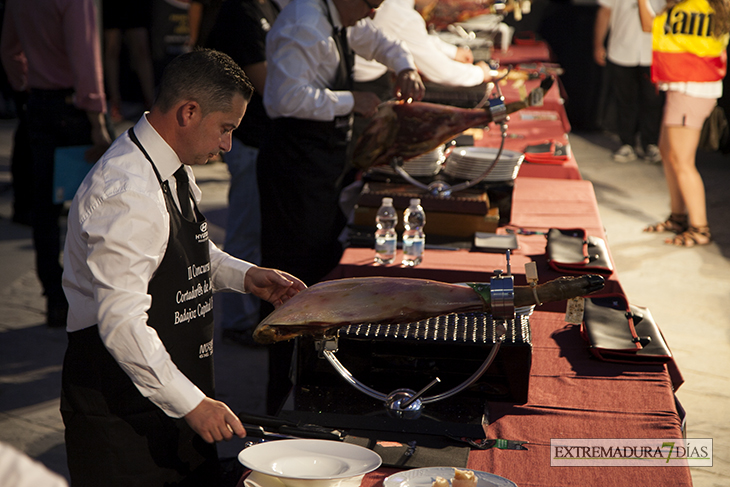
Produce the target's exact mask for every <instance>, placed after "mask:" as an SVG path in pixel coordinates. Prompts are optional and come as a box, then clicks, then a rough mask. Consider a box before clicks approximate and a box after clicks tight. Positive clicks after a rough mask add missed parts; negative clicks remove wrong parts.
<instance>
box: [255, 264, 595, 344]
mask: <svg viewBox="0 0 730 487" xmlns="http://www.w3.org/2000/svg"><path fill="white" fill-rule="evenodd" d="M603 285H604V280H603V278H602V277H601V276H597V275H587V276H581V277H561V278H558V279H555V280H553V281H549V282H547V283H545V284H541V285H539V286H538V287H537V293H538V295H539V297H540V301H542V302H543V303H547V302H551V301H562V300H564V299H568V298H572V297H575V296H583V295H585V294H589V293H591V292H593V291H597V290H599V289H602V288H603ZM483 286H489V285H488V284H485V285H483ZM514 304H515V306H516V307H519V306H528V305H531V304H535V297H534V295H533V292H532V289H531V288H529V287H528V286H515V293H514ZM490 309H491V307H490V304H489V294H488V293H486V295H485V294H484V293H477V292H476V291H474V290H473V289H472V288H471V287H468V286H463V285H459V284H448V283H444V282H437V281H429V280H425V279H409V278H390V277H358V278H349V279H336V280H332V281H325V282H320V283H318V284H315V285H314V286H311V287H309V288H307V289H305V290H304V291H301V292H299V293H298V294H296V295H295V296H294V297H292V298H291V299H290V300H289V301H287V302H286V303H284V304H283V305H281V306H279V307H278V308H276V309H275V310H274V312H272V313H271V314H270V315H269V316H267V317H266V319H264V320H263V321H262V322H261V323H259V325H258V326H257V327H256V330H255V331H254V334H253V336H254V338H255V339H256V341H257V342H259V343H274V342H279V341H282V340H289V339H291V338H295V337H297V336H299V335H313V336H315V337H324V336H325V335H326V334H328V332H329V333H332V332H333V331H334V330H336V329H337V328H340V327H342V326H345V325H351V324H361V323H373V324H385V323H410V322H415V321H420V320H423V319H427V318H431V317H434V316H441V315H445V314H450V313H464V312H469V311H485V312H489V311H490Z"/></svg>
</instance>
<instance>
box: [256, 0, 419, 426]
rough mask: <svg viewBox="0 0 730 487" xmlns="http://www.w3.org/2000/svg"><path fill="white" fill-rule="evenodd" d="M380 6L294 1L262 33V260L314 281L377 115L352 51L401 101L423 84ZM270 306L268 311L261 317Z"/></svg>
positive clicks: (274, 387) (272, 406)
mask: <svg viewBox="0 0 730 487" xmlns="http://www.w3.org/2000/svg"><path fill="white" fill-rule="evenodd" d="M379 6H380V3H378V0H374V1H373V0H294V1H293V2H292V3H290V4H288V5H287V6H286V7H284V9H282V11H281V13H280V14H279V16H278V17H277V19H276V22H275V23H274V26H273V27H272V29H271V31H270V32H269V34H268V36H267V37H266V60H267V74H266V86H265V89H264V107H265V108H266V112H267V114H268V115H269V117H271V119H272V132H273V133H274V134H276V137H270V138H268V139H267V140H266V141H265V142H264V144H263V145H262V146H261V148H260V152H259V157H258V161H257V167H256V169H257V171H258V182H259V194H260V198H261V250H262V264H263V265H266V266H269V265H276V266H278V267H277V268H280V269H282V270H285V271H287V272H291V273H293V274H295V275H297V276H298V277H299V278H300V279H302V281H304V282H305V283H307V284H308V285H309V284H314V283H316V282H318V281H319V280H321V279H322V278H323V277H324V276H325V275H326V274H327V273H328V272H329V271H330V270H332V269H333V268H334V267H335V266H336V265H337V263H338V262H339V259H340V257H341V255H342V246H341V244H340V242H339V240H338V237H339V234H340V232H341V231H342V229H343V228H344V225H345V216H344V215H343V214H342V212H341V210H340V207H339V197H340V191H341V187H342V175H343V172H344V170H345V162H346V159H347V148H348V144H349V142H350V138H351V136H352V118H353V113H360V114H362V115H363V116H365V117H371V116H373V115H374V114H375V113H376V111H377V107H378V105H379V104H380V99H379V98H378V97H377V96H376V95H375V94H373V93H370V92H360V91H353V79H352V67H353V63H354V55H353V52H352V50H351V49H350V47H352V49H354V51H355V52H356V53H358V54H360V55H361V56H363V57H364V58H366V59H377V60H378V61H380V62H381V63H383V64H385V65H386V66H388V67H389V68H390V69H392V70H393V72H395V73H397V81H396V89H397V91H398V95H399V96H400V97H402V98H405V99H408V98H413V99H416V100H418V99H421V98H423V94H424V91H425V88H424V86H423V82H422V81H421V78H420V76H419V75H418V72H417V71H416V65H415V63H414V62H413V57H412V56H411V55H410V53H409V52H408V50H407V49H406V48H405V47H404V46H403V45H402V44H401V42H400V41H397V40H394V39H391V38H389V37H386V36H385V35H384V34H383V33H382V32H380V31H378V30H377V29H376V28H375V27H374V26H373V25H372V24H370V23H366V22H362V21H361V20H362V19H364V18H365V17H370V18H373V16H374V15H375V9H376V8H377V7H379ZM268 311H270V309H268V308H265V307H264V306H262V315H265V314H266V313H267V312H268ZM292 346H293V345H292V344H291V343H283V344H277V345H274V346H272V347H271V348H270V350H269V389H268V397H267V409H268V412H269V413H270V414H274V413H276V411H277V410H278V409H279V407H280V405H281V402H282V401H283V399H284V398H285V397H286V394H287V393H288V391H289V389H290V385H291V384H290V383H289V380H288V372H289V364H290V360H291V353H292Z"/></svg>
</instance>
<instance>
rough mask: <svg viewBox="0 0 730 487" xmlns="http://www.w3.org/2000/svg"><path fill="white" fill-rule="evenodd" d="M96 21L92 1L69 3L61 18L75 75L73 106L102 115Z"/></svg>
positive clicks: (102, 94) (102, 101)
mask: <svg viewBox="0 0 730 487" xmlns="http://www.w3.org/2000/svg"><path fill="white" fill-rule="evenodd" d="M96 19H97V13H96V7H95V5H94V1H93V0H77V1H74V2H70V3H69V5H68V11H67V12H66V15H64V17H63V30H64V38H65V39H66V51H67V53H68V58H69V60H70V62H71V64H72V70H73V76H74V89H75V91H76V93H75V96H76V98H75V100H74V103H75V104H76V106H77V107H79V108H80V109H82V110H86V111H90V112H99V113H104V112H106V95H105V93H104V71H103V65H102V61H101V45H100V41H99V36H98V27H97V25H98V24H97V21H96Z"/></svg>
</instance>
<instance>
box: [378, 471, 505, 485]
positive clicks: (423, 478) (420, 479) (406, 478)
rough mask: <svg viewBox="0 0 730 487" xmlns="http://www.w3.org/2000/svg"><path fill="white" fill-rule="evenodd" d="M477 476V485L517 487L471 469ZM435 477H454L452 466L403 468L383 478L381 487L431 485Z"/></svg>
mask: <svg viewBox="0 0 730 487" xmlns="http://www.w3.org/2000/svg"><path fill="white" fill-rule="evenodd" d="M472 472H474V474H475V475H476V476H477V487H517V484H515V483H514V482H512V481H511V480H507V479H506V478H504V477H500V476H499V475H494V474H493V473H487V472H480V471H479V470H472ZM436 477H443V478H445V479H446V480H448V481H451V480H452V479H453V478H454V468H453V467H428V468H416V469H413V470H404V471H402V472H398V473H394V474H393V475H391V476H390V477H387V478H386V479H385V480H383V487H431V485H432V484H433V481H434V480H436Z"/></svg>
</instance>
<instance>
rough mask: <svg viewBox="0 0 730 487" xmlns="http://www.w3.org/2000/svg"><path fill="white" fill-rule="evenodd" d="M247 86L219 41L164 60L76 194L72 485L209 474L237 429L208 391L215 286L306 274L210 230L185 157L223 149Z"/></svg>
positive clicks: (70, 292) (292, 284)
mask: <svg viewBox="0 0 730 487" xmlns="http://www.w3.org/2000/svg"><path fill="white" fill-rule="evenodd" d="M252 91H253V88H252V86H251V84H250V83H249V81H248V79H247V78H246V75H245V74H244V73H243V71H242V70H241V69H240V68H239V67H238V65H236V64H235V63H234V62H233V60H231V59H230V58H229V57H228V56H226V55H224V54H221V53H218V52H216V51H210V50H201V51H193V52H191V53H188V54H184V55H182V56H180V57H178V58H177V59H175V60H173V61H172V62H171V63H170V64H169V65H168V67H167V68H166V70H165V73H164V74H163V77H162V80H161V82H160V88H159V94H158V97H157V99H156V101H155V104H154V106H153V107H152V109H151V111H150V112H149V113H147V114H145V115H144V116H143V117H142V118H141V119H140V120H139V122H138V123H137V124H136V125H135V126H134V127H133V128H132V129H130V130H129V131H128V132H127V133H125V134H124V135H122V136H120V137H119V138H118V139H117V140H116V141H115V142H114V144H113V145H112V146H111V147H110V148H109V150H108V151H107V152H106V153H105V154H104V156H103V157H102V159H101V160H100V161H99V162H98V163H97V164H96V165H95V166H94V168H92V170H91V171H90V172H89V174H88V176H87V177H86V179H85V180H84V182H83V183H82V184H81V186H80V188H79V190H78V192H77V194H76V196H75V198H74V200H73V203H72V205H71V209H70V211H69V216H68V233H67V238H66V247H65V252H64V274H63V286H64V291H65V293H66V296H67V298H68V301H69V317H68V327H67V329H68V332H69V345H68V349H67V351H66V357H65V359H64V368H63V385H62V398H61V412H62V415H63V419H64V424H65V425H66V449H67V454H68V463H69V471H70V473H71V481H72V484H73V485H75V486H77V485H90V486H91V485H95V486H96V485H120V486H121V485H130V484H134V485H145V486H156V485H159V486H162V485H173V484H174V485H178V483H179V482H189V483H190V484H189V485H216V476H217V475H218V458H217V453H216V449H215V445H214V444H213V442H215V441H221V440H223V439H230V438H231V437H232V435H233V434H236V435H238V436H241V437H242V436H245V430H244V428H243V426H242V425H241V422H240V421H239V420H238V418H237V417H236V415H235V414H233V413H232V412H231V410H230V409H229V408H228V406H226V405H225V404H224V403H222V402H219V401H216V400H214V399H213V396H214V381H213V314H212V303H213V302H212V293H213V292H214V291H219V290H229V291H236V292H251V293H253V294H255V295H257V296H259V297H260V298H262V299H265V300H268V301H270V302H271V303H273V304H274V305H277V304H280V303H282V302H283V301H286V300H287V299H288V298H289V297H291V296H293V295H294V294H296V293H297V292H298V291H299V290H301V289H303V288H304V287H305V286H304V284H302V283H301V281H299V280H298V279H296V278H294V277H292V276H291V275H289V274H285V273H282V272H279V271H275V270H272V269H266V268H260V267H256V266H253V265H252V264H250V263H248V262H244V261H241V260H238V259H236V258H234V257H232V256H230V255H228V254H226V253H224V252H222V251H221V250H219V249H218V248H217V247H216V246H215V245H214V244H213V243H212V242H211V241H210V240H209V239H208V227H207V225H208V224H207V222H206V221H205V217H204V216H203V215H202V214H201V213H200V212H199V211H198V208H197V203H198V202H199V201H200V197H201V193H200V189H199V188H198V187H197V185H196V184H195V180H194V175H193V172H192V170H191V169H190V167H188V166H192V165H195V164H205V163H206V162H207V161H208V159H210V158H212V157H213V156H214V155H216V154H218V153H219V152H221V151H224V152H225V151H228V150H230V147H231V132H232V131H233V130H234V129H235V128H236V127H237V126H238V125H239V124H240V122H241V119H242V117H243V114H244V112H245V109H246V106H247V103H248V100H250V97H251V93H252ZM188 185H189V189H188V188H187V187H188ZM191 200H192V201H191ZM186 485H187V484H186Z"/></svg>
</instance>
